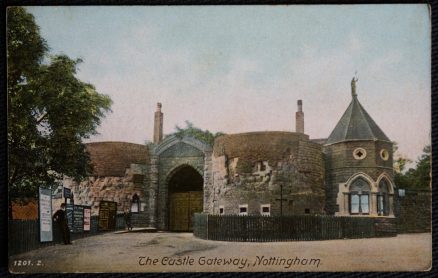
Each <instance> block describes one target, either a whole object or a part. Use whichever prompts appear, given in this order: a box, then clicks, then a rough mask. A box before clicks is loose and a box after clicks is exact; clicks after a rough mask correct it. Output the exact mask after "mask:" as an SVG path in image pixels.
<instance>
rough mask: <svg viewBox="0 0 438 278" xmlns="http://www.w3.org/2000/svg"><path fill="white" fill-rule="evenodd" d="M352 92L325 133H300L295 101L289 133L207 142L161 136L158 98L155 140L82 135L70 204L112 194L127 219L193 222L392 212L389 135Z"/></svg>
mask: <svg viewBox="0 0 438 278" xmlns="http://www.w3.org/2000/svg"><path fill="white" fill-rule="evenodd" d="M351 87H352V100H351V103H350V105H349V106H348V108H347V110H346V111H345V113H344V114H343V116H342V117H341V119H340V120H339V122H338V123H337V125H336V126H335V128H334V130H333V131H332V133H331V134H330V136H329V137H328V138H324V139H310V138H309V135H307V134H305V133H304V112H303V110H302V107H303V103H302V101H301V100H298V111H297V112H296V132H283V131H281V132H280V131H267V132H249V133H241V134H228V135H222V136H220V137H218V138H216V139H215V141H214V144H213V145H212V146H210V145H208V144H206V143H204V142H201V141H199V140H197V139H194V138H188V137H183V138H180V137H177V136H174V135H173V136H167V137H164V139H163V121H164V116H163V112H162V111H161V109H162V105H161V103H158V105H157V111H156V113H155V115H154V120H155V121H154V136H153V143H151V144H148V145H139V144H132V143H125V142H97V143H89V144H87V151H88V152H89V154H90V158H91V161H92V164H93V166H94V168H93V169H94V170H93V174H92V175H91V176H89V177H88V178H87V179H85V180H83V181H81V182H79V183H77V182H74V181H73V180H72V179H69V178H65V179H64V181H63V184H64V187H68V188H71V189H72V192H73V195H74V204H78V205H86V206H91V208H92V214H93V215H96V214H98V213H99V203H100V202H102V201H112V202H116V203H117V211H118V212H119V213H123V212H124V211H126V210H127V209H129V210H131V212H132V224H133V226H134V227H153V228H156V229H159V230H170V231H191V230H192V217H193V214H194V213H196V212H205V213H209V214H218V215H229V214H232V215H266V216H269V215H272V216H275V215H299V214H319V215H320V214H328V215H339V216H356V215H358V216H367V217H381V218H393V217H394V202H395V201H394V192H395V190H394V188H395V185H394V182H393V160H392V149H393V148H392V142H391V141H390V140H389V138H388V137H387V136H386V135H385V134H384V132H383V131H382V130H381V129H380V128H379V126H378V125H377V124H376V122H375V121H374V120H373V119H372V118H371V116H370V115H369V114H368V113H367V112H366V110H365V109H364V107H363V106H362V105H361V104H360V102H359V100H358V96H357V93H356V82H352V85H351Z"/></svg>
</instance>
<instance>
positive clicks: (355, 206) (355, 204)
mask: <svg viewBox="0 0 438 278" xmlns="http://www.w3.org/2000/svg"><path fill="white" fill-rule="evenodd" d="M350 200H351V204H350V206H351V213H359V195H356V194H354V195H351V199H350Z"/></svg>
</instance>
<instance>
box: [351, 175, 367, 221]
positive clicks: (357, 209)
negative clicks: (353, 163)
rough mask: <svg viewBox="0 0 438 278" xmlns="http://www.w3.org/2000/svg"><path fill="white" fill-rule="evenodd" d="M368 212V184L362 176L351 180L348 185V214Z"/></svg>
mask: <svg viewBox="0 0 438 278" xmlns="http://www.w3.org/2000/svg"><path fill="white" fill-rule="evenodd" d="M369 213H370V186H369V184H368V182H366V181H365V180H364V179H362V178H358V179H356V180H354V181H353V183H352V184H351V186H350V214H369Z"/></svg>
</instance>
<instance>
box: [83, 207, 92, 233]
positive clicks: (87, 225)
mask: <svg viewBox="0 0 438 278" xmlns="http://www.w3.org/2000/svg"><path fill="white" fill-rule="evenodd" d="M90 229H91V207H84V232H88V231H90Z"/></svg>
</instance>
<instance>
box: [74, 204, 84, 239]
mask: <svg viewBox="0 0 438 278" xmlns="http://www.w3.org/2000/svg"><path fill="white" fill-rule="evenodd" d="M83 231H84V207H83V206H74V209H73V232H74V233H82V232H83Z"/></svg>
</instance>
